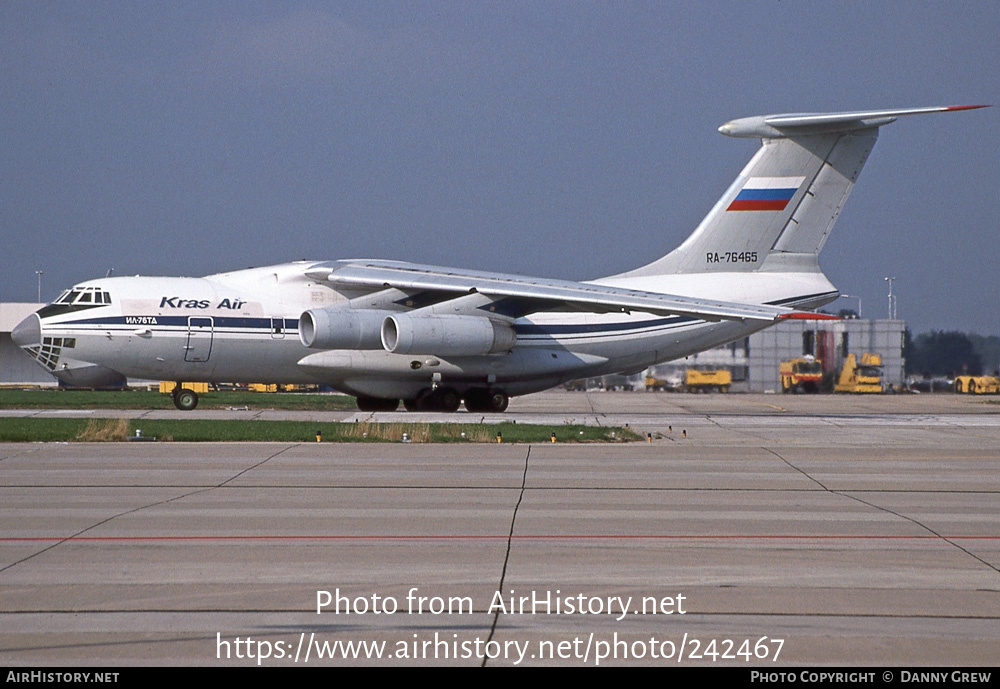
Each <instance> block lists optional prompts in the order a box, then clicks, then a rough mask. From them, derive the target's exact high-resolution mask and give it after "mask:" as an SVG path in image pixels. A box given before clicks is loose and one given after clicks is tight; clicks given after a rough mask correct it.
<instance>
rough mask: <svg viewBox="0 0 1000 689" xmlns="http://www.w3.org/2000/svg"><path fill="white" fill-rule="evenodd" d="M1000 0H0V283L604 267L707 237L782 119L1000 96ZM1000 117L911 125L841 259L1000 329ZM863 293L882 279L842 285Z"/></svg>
mask: <svg viewBox="0 0 1000 689" xmlns="http://www.w3.org/2000/svg"><path fill="white" fill-rule="evenodd" d="M998 32H1000V3H998V2H995V0H990V1H984V2H920V1H910V2H883V3H868V2H865V3H862V2H850V3H842V2H789V1H787V0H784V1H761V2H651V3H646V2H541V1H539V2H499V3H498V2H489V3H483V2H467V1H463V2H405V3H404V2H389V3H376V2H367V1H366V2H274V3H268V2H258V3H252V2H234V3H224V2H208V3H206V2H201V1H198V2H169V3H137V2H46V3H39V2H34V1H31V2H12V1H10V0H7V1H5V2H3V3H2V4H0V67H2V70H0V127H2V129H0V142H2V144H0V181H2V185H0V232H2V236H3V239H4V241H3V258H2V264H0V265H2V268H3V270H2V272H0V300H2V301H33V300H34V299H35V295H36V276H35V271H36V270H44V276H43V282H42V287H43V289H42V296H43V299H52V298H53V297H55V296H56V295H57V294H58V292H59V291H60V290H61V289H62V288H64V287H68V286H70V285H71V284H72V283H74V282H76V281H80V280H85V279H90V278H94V277H99V276H102V275H104V274H105V273H106V272H107V270H108V269H110V268H113V269H114V270H115V274H118V275H123V274H137V273H141V274H152V275H157V274H159V275H203V274H208V273H213V272H221V271H226V270H232V269H236V268H242V267H246V266H250V265H265V264H269V263H278V262H282V261H286V260H294V259H298V258H310V259H334V258H349V257H359V256H375V257H384V258H396V259H405V260H414V261H420V262H426V263H435V264H444V265H459V266H463V267H469V268H478V269H483V270H501V271H507V272H516V273H520V274H525V275H543V276H547V277H558V278H567V279H589V278H595V277H599V276H601V275H606V274H611V273H615V272H619V271H622V270H626V269H628V268H632V267H635V266H638V265H640V264H643V263H645V262H648V261H649V260H651V259H652V258H655V257H657V256H660V255H662V254H664V253H666V252H667V251H669V250H670V249H672V248H673V247H675V246H676V245H677V244H679V243H680V242H681V241H682V240H683V239H684V238H685V237H686V236H687V235H688V234H689V233H690V232H691V231H692V230H693V229H694V227H695V226H696V225H697V223H698V221H699V220H700V219H701V218H702V216H704V215H705V213H707V212H708V210H709V209H710V208H711V207H712V205H713V203H714V202H715V200H716V199H717V198H718V197H719V196H720V195H721V194H722V192H723V191H724V190H725V189H726V188H727V186H728V185H729V184H730V182H731V181H732V180H733V178H734V177H735V176H736V174H737V173H738V172H739V171H740V169H741V168H742V167H743V165H744V164H745V163H746V161H747V160H749V158H750V156H751V155H752V154H753V152H754V151H755V150H756V147H757V145H758V144H757V142H755V141H752V140H735V139H728V138H726V137H723V136H721V135H720V134H718V133H717V132H716V128H717V127H718V126H719V125H720V124H722V123H723V122H725V121H727V120H729V119H733V118H735V117H741V116H747V115H757V114H768V113H778V112H802V111H826V110H852V109H860V108H882V107H891V108H901V107H914V106H925V105H952V104H973V103H996V102H998V101H1000V98H998V96H997V90H998V86H1000V69H998V67H997V59H998V57H1000V39H998V35H1000V34H998ZM998 123H1000V108H993V109H990V110H978V111H973V112H966V113H954V114H951V113H948V114H942V115H930V116H925V117H917V118H909V119H904V120H901V121H899V122H897V123H895V124H893V125H891V126H889V127H886V128H885V129H883V131H882V135H881V137H880V140H879V144H878V146H876V148H875V151H874V153H873V154H872V156H871V158H870V159H869V162H868V165H867V167H866V169H865V171H864V173H863V174H862V175H861V179H860V181H859V183H858V185H857V186H856V187H855V189H854V192H853V194H852V196H851V199H850V201H849V202H848V204H847V206H846V208H845V210H844V212H843V214H842V215H841V218H840V221H839V222H838V225H837V227H836V229H835V231H834V233H833V235H832V237H831V239H830V241H829V242H828V244H827V246H826V249H825V250H824V253H823V255H822V257H821V264H822V266H823V267H824V269H825V270H826V272H827V274H828V275H829V276H830V278H831V279H832V280H833V282H834V284H836V285H837V286H838V287H839V288H840V290H841V291H842V292H845V293H848V294H856V295H860V296H861V298H862V306H863V311H864V315H865V316H877V317H884V316H885V315H886V311H887V300H886V285H885V282H884V280H883V278H884V277H885V276H889V275H891V276H894V277H896V278H897V280H896V283H895V291H896V292H897V293H898V295H899V314H900V316H901V317H903V318H905V319H907V320H908V321H909V323H910V326H911V328H912V329H913V330H914V331H915V332H923V331H926V330H930V329H932V328H933V329H960V330H969V331H974V332H979V333H982V334H995V333H997V332H998V331H1000V310H998V308H997V301H998V299H997V298H998V295H1000V289H998V287H997V284H998V283H997V272H998V270H997V263H998V255H997V250H996V246H997V241H996V239H997V235H998V231H997V229H998V223H997V218H998V216H1000V191H998V180H1000V155H998V152H1000V127H998ZM836 305H840V306H843V307H849V308H857V300H856V299H850V300H848V299H843V300H841V301H839V302H837V303H836Z"/></svg>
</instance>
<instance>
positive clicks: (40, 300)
mask: <svg viewBox="0 0 1000 689" xmlns="http://www.w3.org/2000/svg"><path fill="white" fill-rule="evenodd" d="M44 272H45V271H44V270H36V271H35V275H37V276H38V302H37V303H39V304H41V303H42V273H44Z"/></svg>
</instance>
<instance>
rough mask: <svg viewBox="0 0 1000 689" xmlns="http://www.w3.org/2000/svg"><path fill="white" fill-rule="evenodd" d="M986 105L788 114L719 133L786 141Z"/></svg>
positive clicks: (734, 123) (734, 124) (745, 121)
mask: <svg viewBox="0 0 1000 689" xmlns="http://www.w3.org/2000/svg"><path fill="white" fill-rule="evenodd" d="M988 107H990V106H988V105H949V106H943V107H932V108H907V109H904V110H858V111H854V112H826V113H791V114H785V115H762V116H757V117H743V118H740V119H736V120H731V121H730V122H726V123H725V124H724V125H722V126H721V127H719V131H720V132H721V133H723V134H725V135H726V136H735V137H741V138H753V139H758V138H759V139H785V138H789V137H793V136H807V135H810V134H829V133H832V132H850V131H855V130H858V129H870V128H872V127H881V126H882V125H885V124H890V123H891V122H895V120H896V118H898V117H905V116H907V115H926V114H928V113H934V112H952V111H955V110H975V109H977V108H988Z"/></svg>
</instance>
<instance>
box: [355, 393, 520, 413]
mask: <svg viewBox="0 0 1000 689" xmlns="http://www.w3.org/2000/svg"><path fill="white" fill-rule="evenodd" d="M509 402H510V398H509V397H508V396H507V393H506V392H504V391H503V390H501V389H500V388H488V389H487V388H472V389H470V390H467V391H466V392H465V408H466V409H468V410H469V411H470V412H492V413H500V412H502V411H505V410H506V409H507V405H508V404H509ZM461 404H462V394H461V393H459V392H458V390H456V389H455V388H449V387H439V388H434V389H431V388H425V389H423V390H421V391H420V392H419V393H418V394H417V396H416V397H415V398H413V399H405V400H403V407H404V408H405V409H406V411H440V412H447V413H451V412H456V411H458V408H459V407H460V406H461ZM398 405H399V400H396V399H385V398H382V397H358V409H360V410H361V411H395V410H396V407H397V406H398Z"/></svg>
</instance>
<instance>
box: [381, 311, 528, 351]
mask: <svg viewBox="0 0 1000 689" xmlns="http://www.w3.org/2000/svg"><path fill="white" fill-rule="evenodd" d="M516 342H517V334H516V333H515V332H514V329H513V328H512V327H510V326H509V325H507V324H506V323H500V322H497V321H494V320H491V319H489V318H485V317H483V316H452V315H443V316H437V315H435V316H431V315H427V316H414V315H410V314H393V315H391V316H388V317H387V318H386V319H385V321H384V322H383V323H382V346H383V347H385V350H386V351H387V352H392V353H393V354H437V355H440V356H478V355H481V354H497V353H500V352H509V351H510V350H511V349H513V348H514V344H515V343H516Z"/></svg>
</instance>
